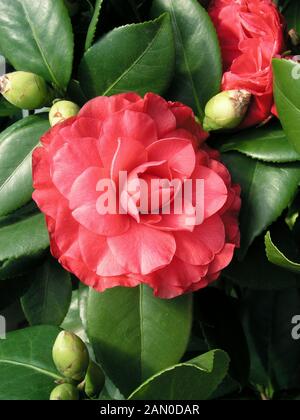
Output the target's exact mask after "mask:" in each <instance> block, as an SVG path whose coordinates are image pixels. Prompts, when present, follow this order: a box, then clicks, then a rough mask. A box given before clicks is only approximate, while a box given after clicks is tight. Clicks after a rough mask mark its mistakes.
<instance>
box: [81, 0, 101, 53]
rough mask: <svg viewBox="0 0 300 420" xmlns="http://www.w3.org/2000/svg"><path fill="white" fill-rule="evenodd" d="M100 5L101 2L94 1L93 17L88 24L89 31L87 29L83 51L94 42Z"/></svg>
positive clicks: (99, 0)
mask: <svg viewBox="0 0 300 420" xmlns="http://www.w3.org/2000/svg"><path fill="white" fill-rule="evenodd" d="M102 3H103V0H96V4H95V10H94V15H93V17H92V20H91V23H90V26H89V29H88V33H87V37H86V41H85V50H86V51H87V50H88V49H89V48H90V47H91V46H92V44H93V42H94V38H95V33H96V29H97V24H98V20H99V16H100V12H101V7H102Z"/></svg>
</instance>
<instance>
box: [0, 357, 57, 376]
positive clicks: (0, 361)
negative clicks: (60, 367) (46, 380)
mask: <svg viewBox="0 0 300 420" xmlns="http://www.w3.org/2000/svg"><path fill="white" fill-rule="evenodd" d="M1 364H5V365H12V366H19V367H23V368H26V369H30V370H33V371H35V372H37V373H40V374H43V375H46V376H49V377H50V378H53V379H55V380H60V379H63V378H62V377H61V376H59V375H56V374H55V373H53V372H50V371H49V370H46V369H42V368H39V367H37V366H34V365H31V364H29V363H23V362H18V361H16V360H8V359H0V365H1Z"/></svg>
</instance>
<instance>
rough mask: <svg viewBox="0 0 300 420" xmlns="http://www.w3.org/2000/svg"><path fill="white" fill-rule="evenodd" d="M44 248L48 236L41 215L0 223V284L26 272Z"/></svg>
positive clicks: (46, 245) (12, 218)
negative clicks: (1, 281)
mask: <svg viewBox="0 0 300 420" xmlns="http://www.w3.org/2000/svg"><path fill="white" fill-rule="evenodd" d="M48 247H49V236H48V231H47V229H46V224H45V218H44V216H43V215H42V214H40V213H32V214H29V215H27V216H16V217H14V216H11V217H9V218H5V219H4V220H2V221H1V220H0V280H6V279H8V278H11V277H15V276H17V275H21V274H23V273H24V272H25V271H26V270H27V271H28V270H29V269H30V267H32V265H33V264H34V263H36V261H37V260H39V259H40V258H41V257H42V256H43V255H44V253H45V251H46V250H47V248H48Z"/></svg>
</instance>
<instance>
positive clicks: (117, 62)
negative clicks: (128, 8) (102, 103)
mask: <svg viewBox="0 0 300 420" xmlns="http://www.w3.org/2000/svg"><path fill="white" fill-rule="evenodd" d="M174 56H175V52H174V41H173V33H172V26H171V22H170V18H169V16H167V15H164V16H162V17H161V18H159V19H157V20H155V21H151V22H145V23H142V24H136V25H135V24H134V25H127V26H124V27H121V28H117V29H114V30H113V31H112V32H110V33H108V34H107V35H106V36H104V38H102V39H101V40H100V41H98V42H97V43H96V44H94V45H93V47H91V48H90V49H89V50H88V51H87V52H86V54H85V56H84V58H83V60H82V62H81V66H80V72H79V74H80V77H79V81H80V84H81V86H82V88H83V90H84V93H85V94H86V95H87V96H88V97H94V96H98V95H108V96H110V95H114V94H117V93H123V92H128V91H134V92H138V93H139V94H141V95H144V94H145V93H147V92H154V93H162V92H163V91H164V90H165V89H166V88H167V87H168V85H169V82H170V79H171V77H172V75H173V67H174Z"/></svg>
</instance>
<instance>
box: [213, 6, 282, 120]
mask: <svg viewBox="0 0 300 420" xmlns="http://www.w3.org/2000/svg"><path fill="white" fill-rule="evenodd" d="M209 14H210V16H211V18H212V20H213V23H214V25H215V27H216V30H217V33H218V36H219V40H220V44H221V49H222V58H223V67H224V75H223V81H222V89H223V90H237V89H244V90H247V91H248V92H250V93H251V94H252V95H253V98H252V103H251V105H250V107H249V111H248V114H247V116H246V118H245V120H244V122H243V123H242V126H243V127H248V126H252V125H257V124H260V123H262V122H263V121H264V120H266V119H267V118H268V117H270V116H271V111H272V106H273V104H274V100H273V72H272V59H273V58H274V57H276V56H278V55H280V54H281V53H283V51H284V47H285V45H284V27H285V24H284V19H283V17H282V16H281V14H280V13H279V11H278V9H277V7H276V6H275V4H274V2H273V1H272V0H212V2H211V3H210V8H209Z"/></svg>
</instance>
